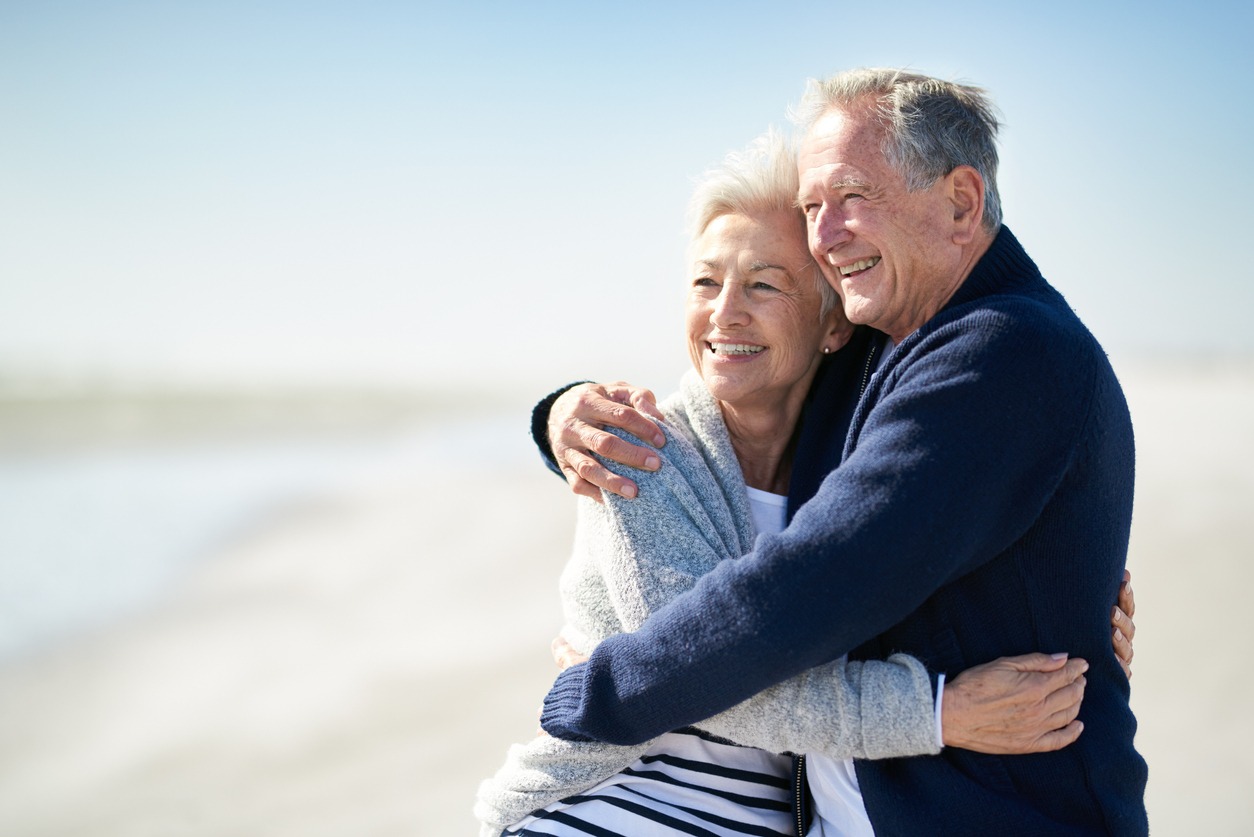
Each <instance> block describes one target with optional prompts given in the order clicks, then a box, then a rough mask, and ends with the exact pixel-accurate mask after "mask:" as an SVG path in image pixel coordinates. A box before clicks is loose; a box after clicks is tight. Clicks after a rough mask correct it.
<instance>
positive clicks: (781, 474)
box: [719, 390, 805, 494]
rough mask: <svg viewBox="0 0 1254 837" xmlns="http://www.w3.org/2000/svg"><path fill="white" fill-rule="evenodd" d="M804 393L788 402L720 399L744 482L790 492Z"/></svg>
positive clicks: (756, 486) (778, 492)
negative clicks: (735, 402)
mask: <svg viewBox="0 0 1254 837" xmlns="http://www.w3.org/2000/svg"><path fill="white" fill-rule="evenodd" d="M804 394H805V391H804V390H802V393H801V397H798V398H790V399H788V402H787V403H782V404H781V403H780V402H775V403H774V404H768V405H761V406H743V405H741V406H736V405H732V404H728V403H727V402H719V407H720V408H721V409H722V411H723V421H724V422H725V423H726V424H727V432H728V435H729V436H731V443H732V448H733V449H734V450H735V451H736V458H737V459H738V460H739V461H740V470H741V472H742V473H743V474H744V476H745V484H746V485H748V486H750V487H751V488H757V489H759V490H761V491H769V492H771V493H773V494H787V493H788V480H789V478H790V477H791V476H792V457H793V450H794V447H795V444H796V442H795V438H794V437H795V435H796V434H795V432H794V431H795V430H796V428H797V423H798V419H799V418H800V416H801V404H802V400H803V398H804Z"/></svg>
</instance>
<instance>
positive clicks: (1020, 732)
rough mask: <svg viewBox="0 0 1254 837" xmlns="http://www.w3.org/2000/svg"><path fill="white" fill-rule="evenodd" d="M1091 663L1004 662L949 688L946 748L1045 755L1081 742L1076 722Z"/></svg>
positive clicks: (1057, 658) (1058, 658) (1062, 659)
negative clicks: (1086, 673)
mask: <svg viewBox="0 0 1254 837" xmlns="http://www.w3.org/2000/svg"><path fill="white" fill-rule="evenodd" d="M1088 667H1089V664H1088V663H1087V662H1085V661H1084V660H1081V659H1078V658H1077V659H1073V660H1069V659H1067V656H1066V655H1065V654H1055V655H1052V656H1051V655H1049V654H1025V655H1023V656H1021V657H1002V658H1001V659H999V660H994V661H993V662H991V663H985V664H984V665H982V666H975V667H974V668H969V669H967V670H966V671H964V672H962V673H961V674H959V675H958V676H957V677H955V678H954V679H953V680H950V681H948V682H946V683H945V691H944V697H943V698H942V701H941V731H942V733H943V737H944V741H945V744H946V746H949V747H962V748H963V749H966V750H974V751H976V752H977V753H998V754H1002V755H1016V754H1020V753H1045V752H1049V751H1050V750H1058V749H1061V748H1063V747H1066V746H1067V745H1068V744H1070V743H1071V742H1073V741H1075V740H1076V739H1077V738H1079V737H1080V732H1081V731H1082V730H1083V729H1084V724H1082V723H1081V722H1080V721H1077V720H1076V715H1078V714H1079V712H1080V702H1081V701H1082V700H1083V699H1084V686H1085V682H1086V681H1085V679H1084V672H1086V671H1088Z"/></svg>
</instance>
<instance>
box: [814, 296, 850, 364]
mask: <svg viewBox="0 0 1254 837" xmlns="http://www.w3.org/2000/svg"><path fill="white" fill-rule="evenodd" d="M823 325H824V331H823V341H822V343H821V344H820V345H819V351H821V352H822V353H823V354H825V355H826V354H830V353H832V352H836V351H839V350H840V349H842V348H844V346H845V344H846V343H848V342H849V338H851V337H853V323H851V322H849V320H848V318H846V317H845V311H844V309H842V308H841V307H840V306H839V305H835V306H832V310H831V311H829V312H827V316H826V317H824V318H823Z"/></svg>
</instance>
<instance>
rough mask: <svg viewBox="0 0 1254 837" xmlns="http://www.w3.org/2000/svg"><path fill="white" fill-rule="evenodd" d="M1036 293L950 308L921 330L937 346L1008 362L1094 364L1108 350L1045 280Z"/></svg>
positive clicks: (986, 298) (994, 296) (983, 299)
mask: <svg viewBox="0 0 1254 837" xmlns="http://www.w3.org/2000/svg"><path fill="white" fill-rule="evenodd" d="M1034 290H1035V292H1032V293H1014V292H1011V293H1002V294H992V295H989V296H984V297H980V298H979V299H974V300H971V301H968V302H965V303H963V304H962V305H957V306H954V307H952V308H948V309H946V310H944V311H942V312H940V314H938V315H937V316H936V317H934V318H933V319H932V320H931V321H929V322H928V323H927V324H926V325H925V326H924V327H923V328H921V329H919V332H918V333H917V335H916V336H917V337H918V342H919V344H920V345H921V347H922V346H924V345H925V346H926V347H927V348H929V349H931V350H937V349H943V348H948V349H950V350H960V351H961V352H962V354H964V355H977V356H978V355H985V356H992V358H1000V359H1002V360H1005V361H1007V362H1022V363H1028V364H1032V363H1034V362H1041V363H1044V362H1055V363H1056V362H1058V361H1060V360H1061V361H1063V362H1065V363H1067V364H1074V363H1079V362H1085V361H1088V362H1093V361H1094V360H1096V359H1097V358H1098V357H1099V356H1101V357H1104V352H1103V351H1102V349H1101V346H1100V345H1099V344H1098V342H1097V339H1096V338H1095V337H1094V336H1093V334H1092V332H1090V331H1089V329H1088V328H1087V327H1086V326H1085V325H1084V323H1083V322H1082V321H1081V320H1080V318H1079V317H1078V316H1077V315H1076V313H1075V312H1074V311H1073V310H1072V309H1071V308H1070V306H1068V305H1067V303H1066V301H1065V300H1064V299H1063V298H1062V296H1061V295H1060V294H1058V293H1057V292H1056V291H1054V290H1053V289H1052V288H1051V287H1049V286H1048V285H1045V284H1044V283H1042V287H1041V288H1040V289H1034Z"/></svg>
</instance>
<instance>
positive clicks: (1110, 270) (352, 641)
mask: <svg viewBox="0 0 1254 837" xmlns="http://www.w3.org/2000/svg"><path fill="white" fill-rule="evenodd" d="M963 14H964V15H968V16H967V17H966V18H964V19H962V20H956V19H954V11H953V10H952V9H939V8H933V7H932V6H929V5H927V4H922V3H915V2H907V3H906V4H904V6H903V5H901V4H897V5H895V6H894V7H893V9H892V11H891V12H888V11H886V10H884V9H883V8H882V7H879V8H876V7H872V6H871V5H870V4H857V5H855V4H832V3H805V2H783V3H776V4H771V5H770V6H769V7H768V6H766V5H760V6H759V5H754V4H748V3H720V4H712V3H693V4H688V5H684V6H683V7H681V8H674V7H672V6H671V5H669V4H652V3H644V4H635V5H632V6H631V7H630V8H628V7H623V8H615V9H609V8H597V7H590V6H585V5H579V4H574V3H549V4H541V5H536V6H533V7H522V6H515V5H512V4H505V3H483V2H471V3H466V4H462V5H460V6H458V7H457V8H456V9H454V8H452V7H451V6H444V5H434V4H423V3H417V4H404V3H390V2H368V3H356V4H347V3H343V4H337V3H303V4H295V3H282V2H275V3H264V4H242V3H222V4H204V5H196V6H193V5H183V4H177V5H175V4H160V3H144V2H133V1H129V0H128V1H124V2H112V3H79V2H65V3H22V2H16V3H3V4H0V124H3V125H4V130H3V131H0V834H3V835H6V837H52V836H53V835H56V837H77V836H78V835H82V837H87V835H90V836H91V837H136V836H137V835H141V836H142V835H162V836H163V837H164V835H238V834H249V835H252V834H258V835H281V836H283V835H302V836H304V835H379V836H380V837H390V836H391V835H461V834H472V833H474V828H475V825H474V822H473V819H472V817H471V814H470V807H471V804H472V799H473V795H474V790H475V786H476V784H477V782H478V781H479V779H480V778H482V777H484V776H486V775H487V774H489V773H490V772H491V771H492V770H493V769H494V768H495V767H496V765H497V763H498V762H499V760H500V759H501V757H502V756H503V754H504V751H505V748H506V746H507V745H508V744H509V743H510V742H512V741H519V740H524V739H525V738H527V737H529V736H530V735H531V734H532V733H533V731H534V728H535V721H536V709H537V707H538V705H539V702H540V700H541V697H542V696H543V694H544V692H545V691H546V688H547V685H548V683H549V682H550V681H551V679H552V676H553V674H554V671H555V670H554V667H553V664H552V662H551V660H550V659H549V654H548V643H549V640H550V639H551V637H552V636H553V635H554V633H555V632H556V630H557V628H558V627H559V626H560V615H559V613H558V599H557V591H556V578H557V575H558V572H559V570H560V568H561V566H562V564H563V562H564V560H565V557H566V554H567V550H568V548H569V542H570V528H571V522H572V519H573V504H572V501H571V499H570V498H569V497H568V496H567V495H566V493H565V492H564V488H563V485H562V484H561V483H560V482H559V481H558V480H556V479H555V478H553V477H552V476H550V475H548V474H547V472H545V471H544V470H543V468H542V467H541V466H540V464H539V458H538V456H537V454H536V452H535V450H534V448H533V446H532V444H531V442H530V439H529V436H528V414H529V410H530V407H531V405H532V404H533V403H534V402H535V401H536V400H537V399H538V398H539V397H540V396H541V395H543V394H544V393H545V392H547V391H549V390H551V389H552V388H553V387H554V386H556V385H558V384H560V383H562V382H564V381H569V380H576V379H585V378H593V379H617V378H625V379H628V380H632V381H634V382H637V383H642V384H645V385H648V386H651V387H653V388H655V389H656V390H657V391H659V392H660V393H661V392H665V391H667V390H669V389H670V387H671V386H672V385H673V383H674V382H675V381H677V379H678V376H679V375H680V373H681V372H682V371H683V369H684V367H685V365H686V363H687V361H686V355H685V352H684V349H683V345H682V342H681V340H680V313H681V299H682V288H683V264H682V254H683V247H684V243H685V242H684V237H683V226H682V223H683V210H684V204H685V201H686V199H687V194H688V190H689V188H690V186H691V182H692V178H693V177H694V176H696V175H697V174H699V173H700V172H701V171H702V170H703V169H704V168H706V167H707V166H709V165H711V164H713V163H715V162H717V161H718V159H719V158H720V157H721V156H722V154H723V153H724V152H725V151H726V150H728V149H730V148H733V147H738V146H741V145H743V144H744V143H745V142H747V141H748V140H749V139H751V138H752V137H753V136H755V135H757V134H758V133H760V132H762V131H763V130H765V129H766V128H767V126H768V125H772V124H774V125H777V126H785V125H786V119H785V113H786V109H787V106H788V105H789V104H790V103H794V102H795V101H796V100H797V99H798V98H799V97H800V94H801V91H802V87H803V82H804V80H805V79H806V78H807V77H822V76H825V75H828V74H830V73H832V72H835V71H838V70H840V69H844V68H848V67H855V66H866V65H906V66H911V67H914V68H916V69H919V70H922V71H925V72H929V73H932V74H935V75H940V76H945V77H951V78H958V79H965V80H970V81H974V82H976V83H980V84H982V85H984V86H986V87H987V88H989V90H990V91H991V92H992V94H993V95H994V97H995V99H996V100H997V102H998V103H999V105H1000V107H1001V109H1002V111H1003V114H1004V117H1005V122H1006V128H1005V132H1004V135H1003V141H1002V146H1003V168H1002V176H1001V187H1002V193H1003V198H1004V203H1005V206H1006V217H1007V223H1008V225H1009V226H1010V227H1011V228H1012V229H1014V231H1015V233H1016V234H1017V235H1018V237H1019V238H1020V239H1021V240H1022V241H1023V242H1024V244H1025V246H1026V247H1027V248H1028V250H1029V252H1030V253H1032V255H1033V256H1034V257H1035V258H1036V260H1037V261H1038V263H1039V264H1040V265H1041V267H1042V269H1043V271H1044V272H1045V274H1046V276H1047V277H1049V278H1050V279H1051V280H1052V281H1053V282H1054V283H1055V284H1056V285H1057V286H1058V287H1059V288H1060V289H1061V290H1062V291H1063V293H1064V294H1066V296H1067V297H1068V299H1069V301H1070V302H1071V304H1072V305H1073V306H1074V307H1075V308H1076V309H1077V311H1078V312H1079V313H1080V315H1081V317H1082V318H1083V319H1084V320H1085V321H1086V323H1088V324H1089V326H1090V327H1091V328H1092V329H1093V331H1094V332H1095V333H1096V334H1097V336H1098V337H1099V339H1101V340H1102V342H1103V344H1104V345H1105V347H1106V348H1107V350H1108V352H1109V353H1110V355H1111V358H1112V361H1113V362H1114V364H1115V367H1116V370H1117V371H1118V372H1119V374H1120V377H1121V379H1122V380H1123V382H1124V385H1125V389H1126V392H1127V395H1128V399H1129V403H1130V405H1131V408H1132V412H1133V418H1134V421H1135V425H1136V430H1137V442H1138V474H1137V500H1136V510H1135V520H1134V528H1133V537H1132V547H1131V552H1130V556H1129V561H1128V564H1129V567H1130V569H1131V570H1132V572H1133V574H1134V587H1135V589H1136V593H1137V602H1138V607H1139V609H1138V614H1137V620H1136V621H1137V625H1138V633H1137V637H1136V649H1137V657H1136V663H1135V678H1134V680H1133V689H1132V700H1133V707H1134V709H1135V710H1136V712H1137V715H1138V718H1139V720H1140V732H1139V734H1138V738H1137V744H1138V747H1139V749H1140V750H1141V752H1142V753H1143V754H1144V755H1145V757H1146V759H1147V760H1148V762H1149V765H1150V785H1149V789H1148V797H1147V798H1148V804H1149V808H1150V821H1151V827H1152V829H1153V831H1154V833H1155V834H1157V835H1174V834H1211V835H1224V834H1233V835H1235V834H1244V833H1248V831H1249V823H1250V822H1251V821H1254V797H1251V795H1250V794H1249V792H1248V787H1249V786H1250V784H1251V783H1252V782H1254V752H1252V751H1254V720H1251V718H1250V715H1249V713H1248V712H1247V711H1246V710H1245V709H1244V707H1246V705H1247V704H1248V699H1247V695H1249V694H1250V692H1251V690H1252V689H1254V673H1252V670H1251V666H1250V665H1249V663H1248V661H1246V660H1245V658H1244V657H1243V656H1241V652H1240V649H1241V648H1243V647H1244V645H1243V644H1242V642H1243V640H1241V637H1243V636H1249V634H1250V629H1249V626H1248V624H1247V623H1246V621H1245V620H1244V618H1243V616H1244V607H1245V606H1246V601H1245V594H1246V592H1247V591H1248V590H1250V589H1254V561H1251V558H1254V514H1252V513H1251V512H1252V511H1254V433H1252V432H1251V430H1250V428H1251V427H1254V330H1252V329H1251V328H1250V327H1249V325H1248V320H1249V312H1250V311H1251V310H1252V309H1254V282H1252V281H1251V275H1250V273H1251V271H1250V269H1249V268H1248V266H1247V265H1246V264H1245V263H1244V259H1243V258H1239V257H1238V253H1237V251H1238V248H1239V246H1240V245H1239V242H1240V241H1241V240H1243V236H1244V234H1245V233H1246V231H1247V229H1248V228H1249V226H1250V222H1251V220H1254V218H1252V217H1251V211H1250V209H1249V203H1248V200H1247V197H1248V196H1249V195H1250V194H1251V193H1252V191H1254V166H1251V164H1250V162H1249V157H1248V149H1247V146H1248V137H1249V136H1250V134H1251V130H1252V129H1254V101H1252V100H1251V98H1250V97H1249V96H1248V94H1246V93H1244V92H1243V87H1242V83H1243V80H1245V79H1249V78H1251V77H1254V53H1251V51H1250V50H1249V48H1248V44H1249V43H1250V41H1251V36H1254V25H1252V24H1254V12H1251V11H1250V10H1249V9H1248V8H1244V7H1241V8H1232V7H1229V6H1228V5H1226V4H1210V3H1201V4H1196V5H1193V6H1191V7H1190V8H1189V9H1188V10H1187V11H1186V10H1183V9H1179V8H1177V7H1176V6H1175V5H1174V4H1155V3H1148V4H1146V3H1140V4H1135V5H1133V4H1128V3H1084V4H1080V3H1070V2H1063V3H1061V4H1052V5H1050V6H1049V7H1048V8H1045V7H1042V8H1039V9H1035V8H1034V9H1031V10H1027V9H1025V10H1009V9H1006V8H1005V7H1004V4H999V5H993V4H985V3H980V2H977V3H975V4H968V5H967V6H964V7H963ZM1234 89H1235V90H1236V92H1233V91H1234ZM563 319H566V320H569V321H568V322H562V320H563ZM1048 650H1052V649H1048Z"/></svg>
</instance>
